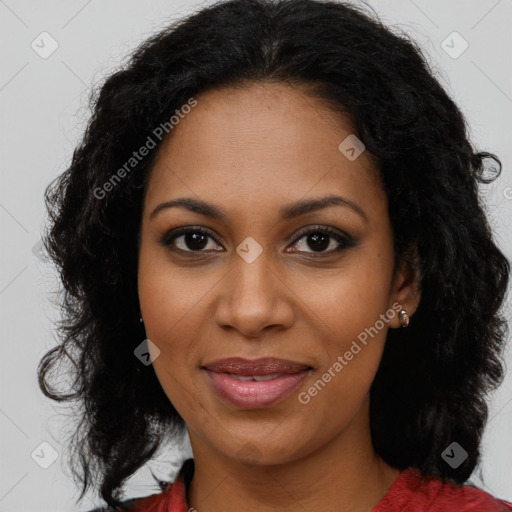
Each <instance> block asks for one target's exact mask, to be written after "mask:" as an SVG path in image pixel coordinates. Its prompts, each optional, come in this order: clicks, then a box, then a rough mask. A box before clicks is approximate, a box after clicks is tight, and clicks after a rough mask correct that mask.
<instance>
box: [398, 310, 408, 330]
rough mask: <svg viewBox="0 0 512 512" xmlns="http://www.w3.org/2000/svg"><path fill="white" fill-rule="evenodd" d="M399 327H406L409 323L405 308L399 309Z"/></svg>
mask: <svg viewBox="0 0 512 512" xmlns="http://www.w3.org/2000/svg"><path fill="white" fill-rule="evenodd" d="M399 316H400V327H407V326H408V325H409V315H408V314H407V311H405V309H402V310H401V311H400V314H399Z"/></svg>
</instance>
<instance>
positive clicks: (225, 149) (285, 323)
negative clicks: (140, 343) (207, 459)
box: [138, 84, 416, 464]
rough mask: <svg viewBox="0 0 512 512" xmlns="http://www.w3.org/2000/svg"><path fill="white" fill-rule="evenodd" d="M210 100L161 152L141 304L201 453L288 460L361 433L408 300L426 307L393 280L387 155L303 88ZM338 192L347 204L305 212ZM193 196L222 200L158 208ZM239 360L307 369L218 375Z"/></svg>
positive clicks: (167, 385) (399, 278)
mask: <svg viewBox="0 0 512 512" xmlns="http://www.w3.org/2000/svg"><path fill="white" fill-rule="evenodd" d="M196 99H197V106H195V107H194V108H192V109H191V111H190V113H188V114H187V115H186V116H183V118H182V119H181V120H180V122H179V124H178V125H177V126H175V127H174V129H173V130H172V133H171V136H170V137H168V139H166V140H165V141H164V143H163V145H162V147H161V149H160V151H159V154H158V157H157V160H156V163H155V165H154V168H153V171H152V174H151V176H150V180H149V183H148V186H147V190H146V195H145V201H144V209H143V218H142V232H141V245H140V255H139V256H140V258H139V273H138V288H139V298H140V306H141V311H142V316H143V319H144V324H145V328H146V334H147V338H148V339H149V340H151V342H152V343H153V344H154V345H156V347H158V350H159V353H158V352H157V351H153V352H152V355H153V358H154V361H153V365H154V369H155V372H156V375H157V377H158V379H159V381H160V383H161V385H162V388H163V389H164V391H165V393H166V394H167V396H168V397H169V400H170V401H171V402H172V404H173V405H174V407H175V408H176V409H177V411H178V412H179V414H180V415H181V417H182V418H183V419H184V420H185V422H186V424H187V427H188V431H189V435H190V440H191V443H192V447H193V448H196V449H197V450H200V449H203V448H204V449H210V450H213V451H215V452H217V453H221V454H222V455H223V456H226V457H229V458H232V459H238V460H248V458H247V456H248V455H249V458H251V456H252V460H253V461H258V462H260V463H264V464H266V463H268V464H278V463H284V462H287V461H292V460H294V459H297V458H298V457H302V456H305V455H307V454H309V453H312V452H313V451H315V450H317V449H318V448H320V447H321V446H323V445H326V444H327V443H330V442H333V441H335V440H336V439H338V438H340V436H345V438H351V439H356V438H357V436H358V435H362V433H363V432H365V433H367V426H368V396H369V389H370V386H371V383H372V381H373V379H374V376H375V373H376V371H377V368H378V366H379V362H380V359H381V355H382V351H383V347H384V342H385V339H386V333H387V330H388V328H390V327H392V328H397V327H399V325H400V322H399V319H398V312H397V302H398V303H399V304H400V305H401V306H403V307H404V308H405V309H408V311H409V313H412V312H413V310H414V308H415V306H416V302H415V301H414V300H413V299H412V298H411V289H412V283H411V282H410V281H411V279H410V272H409V271H406V270H402V269H400V270H399V271H398V272H397V274H396V276H395V279H394V280H393V276H392V269H393V235H392V228H391V225H390V220H389V216H388V210H387V198H386V195H385V193H384V192H383V191H382V190H381V189H380V187H379V183H378V180H377V177H376V176H377V175H376V168H375V162H374V161H373V159H372V158H371V156H370V155H369V153H368V152H367V151H363V152H362V153H361V154H360V155H359V156H357V155H358V152H359V150H360V149H361V148H360V147H357V146H354V141H353V139H352V140H351V139H350V138H349V139H348V140H347V141H345V139H346V138H347V137H349V136H351V134H352V133H353V129H352V128H351V126H350V124H349V123H348V122H347V121H346V120H344V119H343V118H342V117H341V115H340V114H335V113H333V112H331V111H329V110H328V109H327V107H326V106H324V105H323V104H322V103H321V102H320V101H319V100H317V99H315V98H313V97H310V96H308V95H306V94H305V92H304V91H302V90H299V89H292V88H290V87H289V86H287V85H283V84H265V85H264V84H258V85H251V86H247V87H246V88H245V89H232V88H229V89H228V88H225V89H222V90H216V91H210V92H207V93H204V94H202V95H200V96H198V97H197V98H196ZM343 141H345V142H344V143H343V144H342V146H341V149H340V148H339V146H340V144H341V143H342V142H343ZM351 147H352V148H355V150H354V151H351V149H350V148H351ZM334 196H339V197H340V198H343V200H342V199H338V201H337V204H335V202H334V201H333V202H332V203H329V204H328V205H324V206H323V207H318V208H315V207H311V208H308V207H304V208H302V207H301V206H300V205H304V204H306V203H308V202H310V201H314V200H319V199H323V198H327V197H334ZM184 198H188V199H189V200H190V201H195V202H196V204H203V203H204V204H208V205H209V209H207V208H205V207H203V211H202V213H201V212H199V211H192V210H191V209H189V208H187V207H185V206H172V207H171V206H169V207H165V208H163V207H162V208H160V209H159V211H158V212H156V213H155V214H154V215H153V216H152V212H154V210H155V208H157V207H158V206H159V205H161V204H162V203H165V202H168V201H175V200H179V199H184ZM212 210H214V211H215V212H220V215H217V216H213V215H211V213H212ZM183 227H187V228H190V231H191V233H190V234H183V233H181V234H180V233H177V231H178V230H179V229H180V228H183ZM326 229H329V230H331V231H332V232H333V233H334V234H329V233H326V232H325V230H326ZM201 231H203V233H202V232H201ZM174 235H176V236H174ZM338 235H339V236H338ZM162 240H163V241H166V242H167V244H168V245H164V244H163V243H162ZM393 306H394V307H393ZM365 334H366V336H365ZM363 340H364V341H363ZM357 347H359V350H358V348H357ZM157 353H158V355H156V354H157ZM229 357H242V358H246V359H249V360H254V359H259V358H263V357H275V358H281V359H285V360H291V361H294V362H298V363H301V364H303V365H305V366H306V367H307V368H309V369H308V370H307V371H303V372H301V373H295V374H287V375H285V374H283V373H280V376H279V377H277V378H276V379H275V382H272V380H267V381H261V379H260V380H259V381H255V380H253V379H251V381H250V382H248V381H247V380H245V381H244V380H240V377H234V376H232V375H231V376H229V375H226V373H231V372H225V371H224V372H223V371H219V372H217V373H209V372H208V371H207V370H206V369H205V365H209V363H211V362H213V361H216V360H219V359H223V358H229ZM221 370H222V369H221ZM224 370H225V369H224ZM277 370H279V371H280V370H282V368H279V367H277ZM234 371H235V372H236V369H235V370H234ZM279 371H277V372H270V370H269V372H270V373H279ZM283 371H284V370H283ZM290 371H293V370H290ZM255 372H256V370H255ZM256 373H257V372H256ZM267 373H268V372H267ZM210 376H211V377H213V379H211V378H210ZM329 377H330V378H329ZM247 378H249V377H247ZM213 382H219V383H220V384H219V386H221V387H222V386H224V387H222V389H224V393H225V394H222V393H221V392H219V391H217V388H216V387H215V386H214V385H213ZM315 383H316V385H315ZM290 387H291V389H290ZM219 389H220V388H219ZM283 389H288V390H289V391H288V394H282V393H281V392H280V391H279V390H281V391H282V390H283Z"/></svg>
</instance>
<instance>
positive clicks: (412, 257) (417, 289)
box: [389, 245, 421, 328]
mask: <svg viewBox="0 0 512 512" xmlns="http://www.w3.org/2000/svg"><path fill="white" fill-rule="evenodd" d="M420 301H421V270H420V262H419V257H418V253H417V248H416V245H414V246H413V247H411V248H410V249H409V250H407V251H406V252H405V253H404V255H403V257H402V260H401V261H400V263H399V265H398V268H397V271H396V273H395V278H394V280H393V286H392V289H391V295H390V303H389V307H390V308H391V307H392V306H393V304H396V303H398V304H399V305H400V306H401V309H404V310H405V311H406V313H407V314H408V315H409V318H411V317H412V316H413V314H414V312H415V311H416V310H417V309H418V306H419V304H420ZM390 325H391V327H396V328H398V327H400V319H399V316H398V314H397V315H396V316H395V317H394V318H393V320H392V321H391V322H390Z"/></svg>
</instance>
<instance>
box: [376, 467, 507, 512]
mask: <svg viewBox="0 0 512 512" xmlns="http://www.w3.org/2000/svg"><path fill="white" fill-rule="evenodd" d="M395 510H400V511H403V512H449V511H457V512H466V511H467V512H470V511H471V512H507V511H510V510H512V504H511V503H508V502H506V501H503V500H500V499H498V498H495V497H494V496H492V495H491V494H489V493H487V492H485V491H483V490H482V489H479V488H477V487H474V486H472V485H463V486H461V485H457V484H455V483H453V482H450V481H442V480H441V479H440V478H437V477H434V476H424V475H422V474H421V473H420V472H419V471H417V470H415V469H413V468H409V469H407V470H405V471H403V472H402V473H401V474H400V476H399V477H398V478H397V480H396V481H395V483H394V484H393V485H392V486H391V489H390V490H389V492H388V494H387V495H386V496H385V497H384V499H383V500H382V501H381V502H380V503H379V504H378V505H377V507H376V508H375V509H374V512H392V511H395Z"/></svg>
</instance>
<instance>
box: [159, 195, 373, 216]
mask: <svg viewBox="0 0 512 512" xmlns="http://www.w3.org/2000/svg"><path fill="white" fill-rule="evenodd" d="M328 206H343V207H348V208H350V209H351V210H352V211H354V212H355V213H357V214H358V215H359V216H360V217H362V218H363V219H364V220H365V221H366V222H368V217H367V215H366V213H365V212H364V210H363V209H362V208H361V207H360V206H359V205H357V204H356V203H354V202H353V201H351V200H350V199H347V198H345V197H342V196H338V195H330V196H326V197H320V198H318V199H303V200H301V201H297V202H296V203H293V204H289V205H286V206H284V207H282V208H281V209H280V211H279V213H280V215H281V218H282V219H284V220H290V219H293V218H295V217H299V216H301V215H304V214H306V213H311V212H315V211H318V210H321V209H323V208H327V207H328ZM173 207H181V208H185V209H187V210H189V211H191V212H194V213H198V214H199V215H204V216H205V217H211V218H213V219H218V220H221V221H224V222H225V221H226V220H227V215H226V213H225V212H224V211H222V210H221V209H220V208H218V207H217V206H215V205H213V204H211V203H207V202H205V201H202V200H200V199H194V198H191V197H181V198H179V199H173V200H171V201H165V202H164V203H161V204H159V205H158V206H157V207H156V208H155V209H154V210H153V211H152V212H151V214H150V216H149V220H152V219H153V218H154V217H155V216H156V215H157V214H158V213H159V212H161V211H162V210H165V209H167V208H173Z"/></svg>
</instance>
